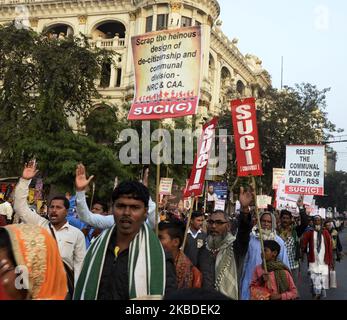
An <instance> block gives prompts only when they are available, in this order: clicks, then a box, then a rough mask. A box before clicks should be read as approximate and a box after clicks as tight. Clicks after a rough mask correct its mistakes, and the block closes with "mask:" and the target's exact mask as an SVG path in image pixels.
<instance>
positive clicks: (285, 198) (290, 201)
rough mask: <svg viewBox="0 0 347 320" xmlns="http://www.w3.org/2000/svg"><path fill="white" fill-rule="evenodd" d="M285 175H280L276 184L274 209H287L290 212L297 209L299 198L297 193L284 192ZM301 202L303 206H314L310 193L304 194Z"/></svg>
mask: <svg viewBox="0 0 347 320" xmlns="http://www.w3.org/2000/svg"><path fill="white" fill-rule="evenodd" d="M285 179H286V178H285V176H283V177H282V179H281V180H280V182H279V184H278V189H277V193H276V209H277V210H284V209H286V210H289V211H291V212H295V211H297V202H298V200H299V198H300V195H299V194H287V193H286V192H285ZM303 203H304V205H305V206H314V199H313V196H312V195H304V198H303Z"/></svg>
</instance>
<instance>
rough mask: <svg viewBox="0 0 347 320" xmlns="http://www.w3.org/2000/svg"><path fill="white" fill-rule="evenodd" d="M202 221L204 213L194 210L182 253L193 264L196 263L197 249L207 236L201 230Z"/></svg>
mask: <svg viewBox="0 0 347 320" xmlns="http://www.w3.org/2000/svg"><path fill="white" fill-rule="evenodd" d="M203 222H204V214H203V213H202V212H200V211H194V212H193V213H192V218H191V222H190V228H189V230H188V234H187V244H186V246H185V248H184V253H185V254H186V256H187V257H188V258H189V259H190V261H191V262H192V263H193V265H194V266H196V265H197V263H198V253H199V249H200V248H202V246H203V245H204V243H205V240H206V237H207V234H206V233H205V232H203V231H202V224H203Z"/></svg>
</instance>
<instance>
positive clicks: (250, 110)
mask: <svg viewBox="0 0 347 320" xmlns="http://www.w3.org/2000/svg"><path fill="white" fill-rule="evenodd" d="M231 114H232V120H233V127H234V138H235V146H236V158H237V175H238V176H239V177H245V176H261V175H262V174H263V170H262V167H261V156H260V148H259V141H258V127H257V116H256V110H255V99H254V98H247V99H243V100H233V101H231Z"/></svg>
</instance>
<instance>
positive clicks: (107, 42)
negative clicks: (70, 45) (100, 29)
mask: <svg viewBox="0 0 347 320" xmlns="http://www.w3.org/2000/svg"><path fill="white" fill-rule="evenodd" d="M90 46H91V47H92V48H103V49H116V48H124V47H125V39H98V40H90Z"/></svg>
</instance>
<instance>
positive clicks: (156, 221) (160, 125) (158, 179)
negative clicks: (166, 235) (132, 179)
mask: <svg viewBox="0 0 347 320" xmlns="http://www.w3.org/2000/svg"><path fill="white" fill-rule="evenodd" d="M161 129H162V124H161V120H159V136H161ZM159 185H160V151H159V148H158V154H157V186H156V189H157V190H156V199H157V205H156V207H155V209H156V210H155V233H156V235H157V236H158V235H159V229H158V220H159V203H160V195H159Z"/></svg>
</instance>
